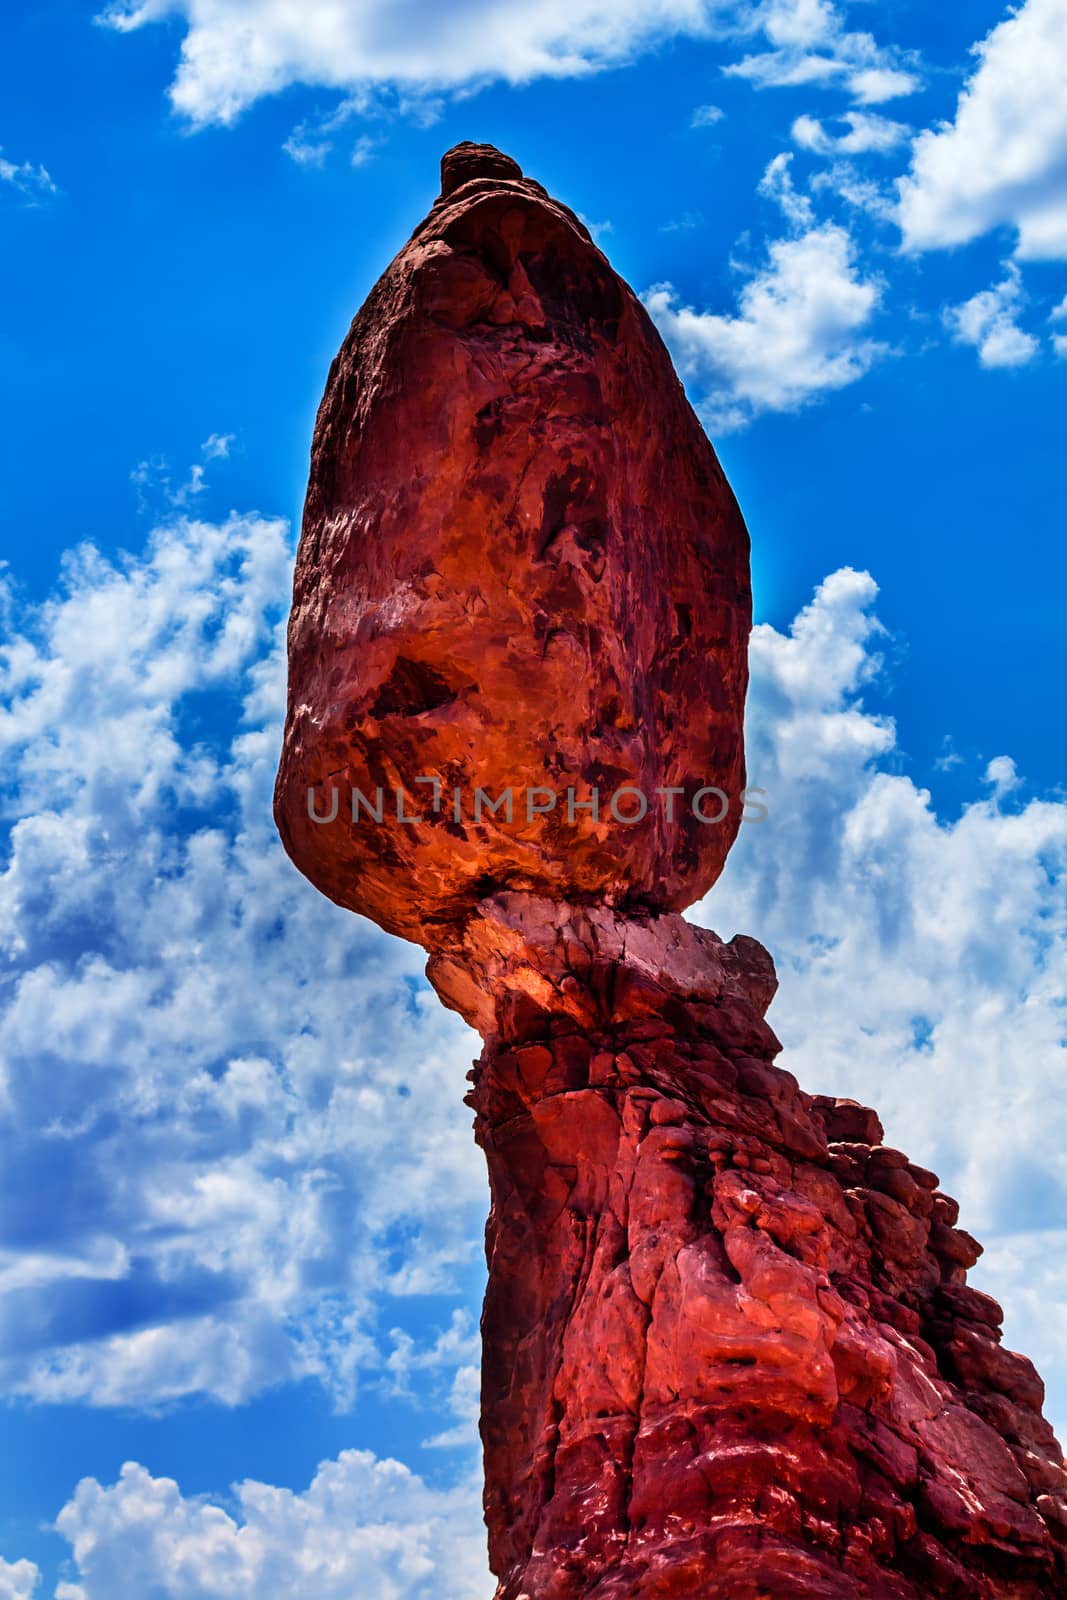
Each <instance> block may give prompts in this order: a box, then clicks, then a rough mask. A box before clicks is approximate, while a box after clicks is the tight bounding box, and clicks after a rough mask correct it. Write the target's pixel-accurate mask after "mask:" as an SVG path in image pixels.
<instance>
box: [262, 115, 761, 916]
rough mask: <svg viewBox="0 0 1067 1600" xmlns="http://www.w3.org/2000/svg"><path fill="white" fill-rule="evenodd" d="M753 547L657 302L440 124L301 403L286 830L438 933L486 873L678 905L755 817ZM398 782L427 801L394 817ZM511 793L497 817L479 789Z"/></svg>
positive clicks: (492, 154)
mask: <svg viewBox="0 0 1067 1600" xmlns="http://www.w3.org/2000/svg"><path fill="white" fill-rule="evenodd" d="M748 572H749V568H748V536H747V533H746V531H745V526H744V522H743V520H742V518H741V514H740V512H739V511H738V508H737V504H736V501H735V500H734V497H733V494H732V493H731V491H730V488H729V485H728V484H727V482H726V479H725V477H724V476H723V472H722V469H721V467H720V466H719V463H718V460H717V459H716V456H715V452H714V450H713V449H712V447H711V445H710V444H709V442H708V440H707V438H706V437H705V435H704V433H703V430H702V429H701V427H700V424H699V422H698V421H697V419H696V417H695V415H694V413H693V411H692V409H691V407H690V405H689V402H688V401H687V399H686V397H685V395H684V393H683V391H682V388H681V385H680V383H679V382H678V379H677V377H676V376H675V373H674V370H673V368H672V366H671V363H670V359H669V357H668V355H667V352H666V350H665V348H664V346H663V344H662V342H661V340H660V337H659V335H658V333H657V332H656V330H655V329H654V327H653V326H652V323H651V322H650V320H649V318H648V316H647V315H646V313H645V311H644V308H643V307H642V306H641V304H640V302H639V301H638V300H637V299H636V297H635V296H634V294H633V293H632V292H631V290H630V289H629V288H628V287H627V286H626V284H625V283H623V281H622V280H621V279H620V278H619V277H618V276H617V274H616V273H615V272H614V271H613V270H612V268H611V266H610V264H609V263H608V261H607V260H606V259H605V257H604V256H603V255H602V254H601V252H600V251H599V250H598V249H597V247H596V245H595V244H594V243H593V241H592V240H591V238H590V236H589V233H588V232H587V230H586V228H585V227H584V226H583V225H582V223H581V222H580V221H579V220H578V218H577V217H575V216H574V215H573V213H572V212H570V211H568V209H567V208H566V207H565V206H563V205H561V204H560V203H559V202H558V201H555V200H552V199H550V197H549V196H548V195H547V194H546V193H545V191H544V189H542V188H541V186H540V184H537V183H534V182H532V181H531V180H529V179H525V178H523V176H522V174H521V172H520V170H519V168H518V167H517V166H516V164H515V163H514V162H513V161H511V160H510V159H509V158H508V157H507V156H504V155H501V153H500V152H499V151H496V150H493V149H492V148H491V147H487V146H476V145H467V146H463V145H461V146H459V147H458V148H457V149H456V150H454V151H451V152H449V154H448V155H447V156H446V157H445V159H444V161H443V163H442V194H441V197H440V199H439V200H437V202H436V203H435V205H434V207H433V209H432V211H431V212H430V215H429V216H428V217H427V218H426V220H425V221H424V222H423V223H421V224H420V226H419V227H418V228H417V229H416V230H415V233H414V234H413V236H412V238H411V240H410V241H409V242H408V244H406V245H405V246H404V248H403V250H401V252H400V254H399V255H398V256H397V257H396V259H395V260H394V261H393V263H392V265H391V266H390V267H389V268H388V269H387V271H386V272H385V274H384V276H383V277H382V278H381V280H380V281H379V282H378V284H377V285H376V287H375V288H374V289H373V291H372V292H371V294H370V296H369V298H368V299H367V302H366V304H365V305H364V306H363V308H362V310H361V311H360V313H359V315H358V316H357V317H356V319H355V321H354V323H353V324H352V328H351V331H350V332H349V335H348V337H347V339H346V340H345V342H344V345H343V346H342V348H341V351H340V354H339V355H338V357H337V359H336V361H335V362H334V364H333V367H332V369H331V372H330V377H329V382H328V384H327V389H326V395H325V398H324V399H323V402H322V406H321V409H320V411H319V417H318V422H317V424H316V428H315V438H314V444H313V447H312V464H311V479H310V484H309V487H308V495H307V505H306V508H305V513H304V526H303V536H302V539H301V542H300V554H299V558H298V562H297V571H296V583H295V591H294V599H293V612H292V619H291V622H290V630H289V660H290V693H289V717H288V723H287V727H286V735H285V750H284V755H283V759H282V766H281V771H280V773H279V777H278V788H277V805H276V814H277V818H278V824H279V827H280V829H281V833H282V837H283V839H284V841H285V844H286V848H287V849H288V851H289V853H290V855H291V856H292V857H293V859H294V861H295V862H296V864H297V865H298V866H299V867H300V869H301V871H302V872H304V873H306V875H307V876H308V877H309V878H310V879H311V880H312V882H313V883H315V884H316V885H317V886H318V887H319V888H320V889H321V890H322V891H323V892H324V893H325V894H327V895H329V897H330V898H331V899H333V900H336V901H338V902H339V903H340V904H342V905H345V906H349V907H351V908H352V909H353V910H356V911H362V912H364V913H365V914H366V915H367V916H370V917H373V918H374V920H375V921H377V922H379V923H380V924H381V925H382V926H383V927H385V928H388V929H389V930H390V931H392V932H395V933H400V934H403V935H404V936H406V937H408V938H412V939H417V940H421V941H422V942H423V943H425V944H428V945H435V944H439V943H440V942H441V941H442V940H443V939H444V940H447V938H448V937H449V936H450V930H451V929H453V928H454V927H455V926H456V925H457V924H458V923H461V922H462V921H463V920H464V919H465V918H466V917H467V916H468V915H469V914H470V912H471V910H472V908H473V907H474V905H475V904H476V903H477V901H478V900H479V899H480V898H482V897H483V896H484V895H485V894H486V893H487V892H491V891H495V890H500V889H525V890H531V891H536V892H541V893H550V894H554V895H557V896H559V897H562V898H568V899H574V900H587V901H588V900H606V901H609V902H611V903H613V904H617V905H620V906H642V907H649V908H652V909H656V910H663V909H677V908H680V907H683V906H686V905H689V904H690V903H691V902H692V901H694V900H695V899H697V898H698V897H699V896H700V895H702V894H703V893H704V892H705V891H706V890H707V889H708V888H709V886H710V885H711V884H712V883H713V882H714V880H715V878H716V877H717V876H718V874H719V872H720V871H721V869H722V865H723V862H724V861H725V859H726V852H727V850H728V849H729V847H730V844H731V842H732V840H733V838H734V835H735V833H736V831H737V826H738V823H739V821H740V817H741V804H742V802H741V791H742V789H743V785H744V769H743V745H742V714H743V709H744V695H745V686H746V678H747V641H748V633H749V626H750V596H749V575H748ZM431 778H432V779H436V780H437V783H436V784H433V783H430V782H419V781H417V780H420V779H431ZM628 788H629V789H634V790H636V791H638V792H637V793H636V794H626V795H621V796H619V798H618V799H617V800H616V802H615V804H616V812H617V814H618V815H620V816H622V815H625V816H627V817H628V818H629V817H637V814H638V813H639V812H640V810H641V808H642V806H643V805H645V806H647V812H646V815H645V816H644V817H643V818H639V819H638V820H635V821H626V822H619V821H618V820H616V817H615V816H612V814H611V811H610V806H611V803H612V800H613V798H614V797H615V796H617V795H619V791H620V790H622V789H628ZM708 788H714V789H717V790H719V791H721V793H722V794H723V795H724V796H726V797H727V798H726V801H725V802H724V801H721V800H720V799H719V798H718V797H717V796H710V795H707V794H705V795H704V797H703V798H697V797H699V795H700V791H701V790H706V789H708ZM309 790H310V791H311V795H312V802H311V805H312V809H313V810H314V812H315V814H316V815H317V816H319V817H328V816H329V815H330V813H331V810H332V808H333V806H334V804H335V803H336V804H337V806H338V816H337V819H336V820H335V822H333V823H328V824H324V823H319V822H316V821H314V820H313V819H312V817H311V816H309V803H308V792H309ZM357 790H358V791H359V792H360V793H361V794H362V795H363V796H365V797H366V799H367V801H368V802H369V805H368V806H366V807H365V806H364V805H363V803H362V801H361V800H359V799H357V800H356V808H357V811H358V813H359V823H358V824H357V825H356V826H353V824H352V818H351V807H352V799H353V794H354V791H357ZM379 790H381V791H382V794H381V797H380V799H381V807H382V808H383V811H384V815H383V820H382V821H381V822H378V821H376V820H375V817H376V814H377V813H376V810H375V808H376V807H377V806H378V803H379V795H378V791H379ZM398 790H399V791H403V792H404V793H405V794H406V796H407V797H408V798H407V799H406V800H403V801H401V802H399V803H400V804H401V805H402V806H403V808H404V814H405V816H420V817H422V818H423V820H420V821H415V822H407V821H400V820H398V819H397V815H396V812H397V805H398V801H397V798H396V796H397V791H398ZM478 790H482V791H484V794H485V797H486V798H485V800H482V801H479V800H478V799H477V791H478ZM504 790H511V791H512V821H511V822H508V821H507V818H506V813H505V810H504V809H503V808H501V809H499V810H498V811H496V812H495V813H494V812H493V811H491V810H490V809H489V805H488V803H487V802H494V803H495V802H498V801H499V800H500V796H501V793H502V791H504ZM594 790H595V791H597V806H598V811H599V815H598V816H596V817H594V815H593V812H592V810H591V803H592V800H593V791H594ZM535 791H536V792H535ZM568 791H572V793H571V795H570V796H568ZM657 791H662V792H661V793H657ZM669 791H676V792H673V793H672V792H669ZM550 794H551V795H552V796H553V797H555V803H554V805H553V806H552V808H551V809H550V810H543V809H541V808H542V807H547V806H548V804H549V799H548V797H549V795H550ZM457 795H458V801H457ZM694 798H696V801H697V803H696V807H695V808H694V805H693V801H694ZM435 802H436V804H437V810H436V811H435V810H434V805H435ZM476 805H477V807H478V808H479V810H480V813H481V814H480V817H479V818H478V819H475V816H474V811H475V807H476ZM457 813H458V815H457ZM672 813H673V815H674V818H675V820H674V821H673V822H672V821H671V814H672ZM696 813H699V815H698V814H696ZM720 813H722V815H721V816H720ZM702 819H703V820H702Z"/></svg>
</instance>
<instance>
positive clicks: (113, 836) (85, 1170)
mask: <svg viewBox="0 0 1067 1600" xmlns="http://www.w3.org/2000/svg"><path fill="white" fill-rule="evenodd" d="M222 437H224V436H216V444H215V446H214V451H215V453H216V454H218V453H219V446H218V440H219V439H220V438H222ZM172 515H173V514H172ZM290 581H291V567H290V552H289V541H288V533H287V529H286V528H285V526H284V524H282V523H280V522H278V521H269V520H266V519H264V518H259V517H248V518H241V517H231V518H230V519H229V520H228V521H226V522H225V523H222V524H212V523H208V522H201V521H192V520H187V519H180V520H177V521H170V522H168V523H167V524H166V525H164V526H163V527H161V528H160V529H158V530H157V532H156V533H155V534H154V535H153V537H152V539H151V540H150V542H149V546H148V549H147V551H146V553H145V554H144V556H143V557H141V558H138V559H134V558H123V559H122V560H121V561H119V562H118V563H116V564H111V563H108V562H106V561H105V560H104V559H103V558H102V557H101V556H100V555H99V554H98V553H97V552H95V551H94V550H92V549H91V548H86V549H83V550H80V551H78V552H76V553H74V554H72V555H71V556H70V557H69V558H68V560H67V562H66V566H65V589H64V591H63V592H62V593H60V594H59V595H57V596H56V597H55V598H54V599H53V600H51V601H50V602H49V603H48V604H47V605H46V606H45V607H44V608H43V610H42V611H40V612H39V613H37V614H30V615H28V616H27V617H25V618H24V619H23V623H22V626H21V627H15V628H14V630H13V631H12V632H11V634H10V636H9V637H8V639H7V641H6V645H5V647H4V649H3V651H2V652H0V762H2V765H3V770H4V774H5V788H4V791H3V796H2V798H3V805H4V810H5V813H6V815H7V817H8V818H9V819H10V820H11V822H12V828H11V833H10V840H9V846H8V854H7V860H6V864H5V866H4V870H3V871H2V872H0V945H2V947H3V949H4V954H5V962H4V966H3V968H2V969H0V1059H2V1060H3V1062H4V1077H3V1079H2V1082H0V1090H2V1093H3V1095H4V1111H5V1121H4V1140H5V1152H6V1155H5V1162H4V1164H3V1172H2V1174H0V1199H2V1209H3V1214H4V1217H5V1231H4V1232H3V1233H2V1234H0V1251H2V1252H3V1254H2V1255H0V1270H2V1276H3V1279H4V1281H5V1285H6V1288H7V1292H6V1293H5V1295H4V1298H3V1303H2V1309H0V1350H2V1352H3V1353H2V1355H0V1382H2V1384H3V1387H4V1390H5V1392H6V1393H8V1394H12V1393H21V1394H25V1395H29V1396H33V1397H36V1398H38V1399H45V1400H55V1401H70V1400H81V1401H86V1402H89V1403H95V1404H103V1405H109V1404H115V1405H139V1404H140V1405H157V1404H160V1403H162V1402H163V1401H165V1400H168V1399H171V1400H173V1399H176V1398H178V1397H180V1396H181V1395H183V1394H189V1393H193V1392H204V1393H208V1394H211V1395H213V1396H215V1397H216V1398H218V1399H220V1400H222V1401H224V1402H227V1403H232V1402H236V1401H238V1400H241V1399H244V1398H247V1397H248V1396H250V1395H252V1394H254V1393H256V1392H257V1391H259V1390H262V1389H264V1388H266V1387H269V1386H271V1385H273V1384H275V1383H278V1382H281V1381H284V1380H286V1379H292V1378H300V1377H307V1376H313V1377H317V1378H319V1379H320V1380H321V1381H322V1382H323V1383H324V1384H326V1385H327V1386H328V1387H329V1389H330V1390H331V1391H332V1393H333V1394H334V1395H335V1396H336V1398H337V1400H338V1402H339V1403H341V1404H347V1403H348V1402H349V1401H350V1400H351V1398H352V1395H353V1394H354V1392H355V1389H356V1387H357V1385H358V1381H359V1372H360V1369H363V1370H369V1371H370V1372H371V1373H372V1374H373V1373H376V1372H380V1371H382V1370H383V1363H384V1360H385V1356H386V1354H387V1350H388V1346H385V1347H384V1348H382V1347H380V1346H379V1344H378V1343H377V1340H376V1329H377V1327H378V1323H379V1319H382V1320H384V1319H385V1318H386V1317H387V1318H388V1321H387V1323H386V1326H388V1327H394V1326H403V1325H404V1323H405V1322H406V1320H407V1313H406V1312H405V1305H406V1304H407V1297H408V1296H410V1295H411V1294H413V1293H419V1292H422V1291H424V1290H431V1291H434V1292H438V1293H442V1294H445V1295H448V1294H454V1295H457V1296H458V1295H459V1290H458V1289H457V1288H456V1274H457V1272H458V1271H459V1270H460V1269H463V1270H467V1269H468V1268H469V1264H470V1263H471V1262H472V1261H474V1262H476V1261H477V1258H478V1242H477V1234H478V1229H479V1226H480V1223H481V1219H482V1216H483V1213H484V1206H485V1178H484V1170H483V1163H482V1160H481V1157H480V1155H479V1154H478V1152H477V1151H476V1149H475V1148H474V1145H473V1141H472V1139H471V1136H470V1128H469V1116H468V1114H467V1112H466V1109H465V1108H464V1106H463V1104H462V1093H463V1074H464V1072H465V1071H466V1068H467V1066H468V1065H469V1062H470V1059H471V1056H472V1054H473V1053H474V1051H473V1049H472V1044H473V1039H472V1036H471V1035H470V1034H469V1033H468V1031H467V1030H466V1029H465V1028H464V1027H463V1025H462V1024H461V1023H460V1022H459V1021H458V1019H456V1018H455V1017H453V1016H451V1014H449V1013H446V1012H444V1011H443V1009H442V1008H441V1007H440V1006H439V1005H438V1003H437V1001H436V999H435V998H434V997H433V996H432V995H431V994H430V992H429V990H428V989H427V988H426V986H425V984H424V982H423V981H422V979H421V976H420V973H421V966H422V957H421V953H420V952H418V951H416V950H415V949H414V948H413V947H411V946H408V945H404V944H402V943H400V942H399V941H395V940H391V939H388V938H386V936H385V935H382V934H380V933H378V932H377V930H375V929H372V928H371V927H370V926H369V925H368V924H367V923H365V922H363V921H362V920H361V919H358V918H355V917H352V916H349V915H347V914H346V913H344V912H342V911H340V910H339V909H338V908H336V907H334V906H332V905H330V904H329V902H327V901H325V900H324V899H322V898H321V897H320V896H319V895H317V894H316V893H315V891H314V890H312V889H311V887H310V885H308V884H306V883H304V882H303V880H302V879H300V878H299V876H298V875H297V874H296V872H295V871H294V870H293V868H292V867H291V866H290V865H289V863H288V862H287V861H286V859H285V857H284V854H283V852H282V850H281V847H280V844H279V843H278V841H277V838H276V836H275V832H274V828H273V823H272V820H271V814H270V794H271V786H272V782H273V770H274V764H275V759H276V754H277V749H278V742H279V737H280V718H281V712H282V702H283V684H284V657H283V637H282V629H281V626H280V619H279V613H280V612H281V610H282V608H284V606H285V604H286V602H287V597H288V593H289V587H290ZM75 1196H76V1197H77V1198H76V1200H75V1198H74V1197H75ZM357 1219H358V1220H357ZM31 1223H32V1226H31ZM398 1238H402V1239H403V1240H404V1248H403V1250H402V1251H399V1254H398V1248H397V1240H398ZM27 1241H30V1242H27ZM456 1361H457V1364H465V1362H466V1357H461V1356H460V1355H457V1357H456ZM437 1381H438V1380H435V1382H437ZM450 1382H451V1375H450V1374H449V1373H448V1372H445V1371H442V1372H441V1374H440V1377H439V1387H440V1392H441V1396H442V1397H443V1398H442V1400H441V1404H440V1405H439V1406H438V1407H437V1409H438V1410H439V1412H440V1415H441V1417H442V1419H443V1420H444V1421H446V1422H448V1421H449V1420H450V1419H451V1418H452V1417H453V1412H452V1410H451V1405H450V1401H449V1399H448V1394H449V1385H450Z"/></svg>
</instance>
